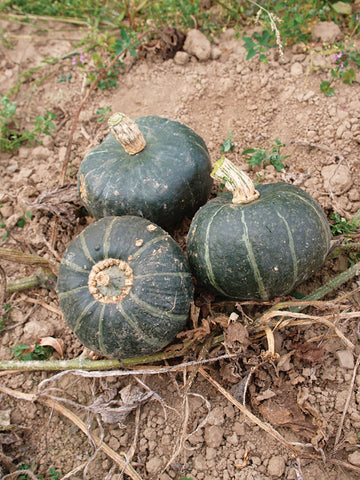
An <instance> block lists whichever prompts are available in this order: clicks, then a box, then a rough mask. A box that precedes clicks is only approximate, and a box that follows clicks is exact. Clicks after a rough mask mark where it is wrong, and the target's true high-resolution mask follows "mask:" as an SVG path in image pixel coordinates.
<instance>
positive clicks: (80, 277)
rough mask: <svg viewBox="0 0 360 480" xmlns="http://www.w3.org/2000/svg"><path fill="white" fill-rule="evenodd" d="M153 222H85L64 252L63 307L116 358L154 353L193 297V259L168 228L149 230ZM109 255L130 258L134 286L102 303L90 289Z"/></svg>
mask: <svg viewBox="0 0 360 480" xmlns="http://www.w3.org/2000/svg"><path fill="white" fill-rule="evenodd" d="M149 225H153V224H152V223H151V222H150V221H148V220H146V219H143V218H140V217H134V216H123V217H105V218H103V219H101V220H99V221H97V222H95V223H93V224H91V225H90V226H88V227H87V228H85V230H83V232H82V233H81V234H80V235H79V236H78V237H76V238H75V239H74V240H73V242H72V243H71V244H70V245H69V247H68V248H67V250H66V252H65V254H64V257H63V260H62V262H61V265H60V269H59V275H58V285H57V289H58V295H59V301H60V307H61V310H62V312H63V314H64V318H65V320H66V322H67V324H68V325H69V327H70V329H71V330H73V331H74V333H75V334H76V335H77V337H78V338H79V340H80V341H81V342H82V343H83V344H84V345H85V346H86V347H88V348H89V349H91V350H92V351H94V352H97V353H100V354H102V355H105V356H108V357H115V358H130V357H134V356H138V355H147V354H152V353H155V352H157V351H159V350H161V349H162V348H164V347H165V346H166V345H168V344H169V343H170V342H171V341H172V340H173V339H174V338H175V336H176V335H177V334H178V333H179V332H180V331H181V330H183V328H184V326H185V324H186V321H187V319H188V315H189V309H190V303H191V302H192V299H193V283H192V279H191V273H190V268H189V265H188V261H187V259H186V257H185V254H184V253H183V251H182V250H181V248H180V247H179V245H178V244H177V243H176V242H175V241H174V240H173V239H172V238H171V237H170V236H169V235H168V234H167V233H166V232H165V231H164V230H163V229H162V228H160V227H158V226H156V225H155V227H156V228H155V230H154V231H149V230H148V229H147V227H148V226H149ZM139 240H142V244H141V246H136V245H139V243H140V242H139ZM89 253H90V254H91V255H89ZM105 258H118V259H121V260H124V261H126V262H128V264H129V265H130V267H131V268H132V270H133V286H132V288H131V292H130V294H129V295H128V296H127V297H125V298H124V299H123V300H122V301H121V302H118V303H117V304H102V303H100V302H98V301H96V300H95V299H94V297H93V296H92V295H91V294H90V292H89V290H88V286H87V284H88V277H89V273H90V271H91V268H92V267H93V265H94V264H95V263H97V262H99V261H101V260H103V259H105Z"/></svg>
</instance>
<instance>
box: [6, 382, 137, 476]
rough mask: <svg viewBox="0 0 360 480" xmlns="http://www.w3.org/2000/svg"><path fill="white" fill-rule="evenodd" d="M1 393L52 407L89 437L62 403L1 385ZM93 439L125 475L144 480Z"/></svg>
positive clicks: (96, 438)
mask: <svg viewBox="0 0 360 480" xmlns="http://www.w3.org/2000/svg"><path fill="white" fill-rule="evenodd" d="M0 391H1V392H3V393H5V394H7V395H10V396H12V397H15V398H17V399H19V400H26V401H29V402H39V403H42V404H43V405H46V406H47V407H50V408H51V409H54V410H56V411H57V412H59V413H61V414H62V415H64V417H66V418H68V419H69V420H71V421H72V422H73V423H74V424H75V425H76V426H77V427H78V428H79V429H80V430H81V431H82V432H83V433H85V435H88V429H87V426H86V425H85V423H84V422H83V421H82V420H81V419H80V418H79V417H78V416H77V415H75V414H74V413H72V412H71V411H70V410H68V409H67V408H65V407H64V406H63V405H61V404H60V403H58V402H54V401H52V400H51V399H49V398H41V396H37V395H34V394H31V393H23V392H19V391H16V390H12V389H10V388H7V387H4V386H3V385H0ZM91 438H92V440H93V442H94V443H95V444H96V446H97V447H99V448H100V450H102V451H103V452H104V453H106V455H107V456H108V457H110V458H111V459H112V460H113V461H114V462H115V463H117V465H118V466H119V467H120V468H121V469H124V473H126V475H128V476H129V477H130V478H131V479H132V480H142V478H141V477H140V475H139V474H138V473H137V472H136V471H135V470H134V468H133V467H132V466H131V465H130V464H128V462H127V461H126V460H124V458H122V456H121V455H119V454H118V453H117V452H115V451H114V450H113V449H112V448H110V447H109V446H108V445H107V444H106V443H104V442H101V441H100V439H99V438H98V437H97V436H96V435H94V434H91Z"/></svg>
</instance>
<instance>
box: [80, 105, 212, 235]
mask: <svg viewBox="0 0 360 480" xmlns="http://www.w3.org/2000/svg"><path fill="white" fill-rule="evenodd" d="M109 125H110V133H109V135H108V136H107V137H106V138H105V140H104V141H103V142H102V143H101V144H100V145H99V146H97V147H95V148H93V149H92V150H91V151H90V152H89V153H88V154H87V155H86V157H85V158H84V160H83V161H82V162H81V165H80V169H79V173H78V187H79V193H80V196H81V199H82V201H83V203H84V205H85V207H86V208H87V210H88V211H89V212H90V213H91V214H92V215H93V216H94V217H95V218H102V217H105V216H108V215H118V216H121V215H137V216H141V217H144V218H147V219H149V220H151V221H152V222H155V223H156V224H157V225H159V226H161V227H163V228H168V227H173V226H175V225H176V224H178V223H180V222H181V220H182V219H183V218H184V217H185V216H188V217H192V216H193V214H194V213H195V212H196V211H197V210H198V208H199V207H200V206H201V205H203V204H204V203H205V202H206V201H207V200H208V198H209V194H210V191H211V188H212V184H213V180H212V178H211V176H210V172H211V162H210V157H209V152H208V150H207V147H206V145H205V142H204V141H203V139H202V138H201V137H200V136H199V135H198V134H196V133H195V132H194V131H193V130H191V129H190V128H189V127H187V126H186V125H183V124H181V123H179V122H176V121H173V120H169V119H167V118H163V117H158V116H156V115H149V116H146V117H140V118H138V119H137V120H135V122H133V121H132V120H130V119H129V118H128V117H126V116H125V115H123V114H120V113H118V114H114V115H113V116H112V117H111V118H110V119H109Z"/></svg>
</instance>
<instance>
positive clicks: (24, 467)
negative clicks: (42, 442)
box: [17, 462, 60, 480]
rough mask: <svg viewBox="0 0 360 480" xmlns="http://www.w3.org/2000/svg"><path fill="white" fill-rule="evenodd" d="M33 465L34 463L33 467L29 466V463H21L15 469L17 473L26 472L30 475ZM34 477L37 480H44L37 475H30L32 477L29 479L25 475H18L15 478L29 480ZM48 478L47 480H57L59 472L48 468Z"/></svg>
mask: <svg viewBox="0 0 360 480" xmlns="http://www.w3.org/2000/svg"><path fill="white" fill-rule="evenodd" d="M35 465H36V464H35V462H34V466H31V465H30V464H29V463H22V464H21V465H19V466H18V467H17V471H22V470H28V471H29V472H31V473H32V472H33V470H34V467H35ZM34 477H35V478H38V479H39V480H44V476H43V475H40V474H37V475H36V476H34V474H33V473H32V477H30V476H29V475H28V474H27V473H23V474H20V475H19V476H18V477H17V478H19V479H20V480H30V478H34ZM48 478H49V480H59V478H60V472H58V471H57V470H55V469H54V468H50V469H49V477H48Z"/></svg>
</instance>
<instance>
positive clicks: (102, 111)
mask: <svg viewBox="0 0 360 480" xmlns="http://www.w3.org/2000/svg"><path fill="white" fill-rule="evenodd" d="M96 114H97V115H98V117H99V118H98V119H97V123H102V122H104V121H105V120H107V119H108V118H109V117H110V115H111V107H104V108H99V110H96Z"/></svg>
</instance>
